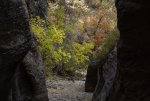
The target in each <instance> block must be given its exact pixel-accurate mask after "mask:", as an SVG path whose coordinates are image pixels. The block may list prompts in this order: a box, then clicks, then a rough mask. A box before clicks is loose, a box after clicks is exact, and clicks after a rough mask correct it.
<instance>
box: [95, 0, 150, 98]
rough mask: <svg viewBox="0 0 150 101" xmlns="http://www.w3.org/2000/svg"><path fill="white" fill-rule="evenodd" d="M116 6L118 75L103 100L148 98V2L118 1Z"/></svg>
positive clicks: (149, 91)
mask: <svg viewBox="0 0 150 101" xmlns="http://www.w3.org/2000/svg"><path fill="white" fill-rule="evenodd" d="M116 7H117V14H118V28H119V30H120V41H119V43H118V47H117V48H118V49H117V51H118V54H117V57H118V61H117V62H118V63H117V74H116V77H115V80H114V84H113V86H112V88H111V90H110V91H111V92H110V93H109V96H108V97H107V98H106V100H104V101H150V86H149V85H150V78H149V77H150V68H149V66H150V61H149V60H150V54H149V52H150V47H149V43H150V40H149V39H150V34H149V29H150V25H149V23H150V19H149V18H150V14H149V13H148V12H149V11H150V1H149V0H117V1H116ZM99 87H100V86H99ZM100 93H101V92H100ZM100 95H102V94H100ZM99 97H100V96H99ZM93 101H101V100H99V99H95V100H93ZM102 101H103V100H102Z"/></svg>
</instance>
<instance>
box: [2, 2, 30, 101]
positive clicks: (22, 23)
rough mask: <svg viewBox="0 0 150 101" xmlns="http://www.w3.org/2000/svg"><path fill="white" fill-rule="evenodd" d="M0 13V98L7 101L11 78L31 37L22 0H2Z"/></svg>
mask: <svg viewBox="0 0 150 101" xmlns="http://www.w3.org/2000/svg"><path fill="white" fill-rule="evenodd" d="M0 14H1V16H0V71H1V73H0V91H1V97H0V100H1V101H8V95H9V93H10V89H11V79H12V77H13V75H14V72H15V70H16V68H17V66H18V65H19V63H20V62H21V61H22V60H23V58H24V56H25V55H26V54H27V52H28V50H29V49H30V47H31V44H32V41H31V39H32V38H31V30H30V27H29V22H28V13H27V10H26V7H25V2H24V1H20V0H19V1H15V0H14V1H13V0H6V1H5V0H2V1H1V3H0Z"/></svg>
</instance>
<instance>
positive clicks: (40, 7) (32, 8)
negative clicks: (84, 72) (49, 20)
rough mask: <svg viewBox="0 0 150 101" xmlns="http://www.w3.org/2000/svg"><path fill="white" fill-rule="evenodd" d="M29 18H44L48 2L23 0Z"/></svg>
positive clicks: (45, 0) (43, 0)
mask: <svg viewBox="0 0 150 101" xmlns="http://www.w3.org/2000/svg"><path fill="white" fill-rule="evenodd" d="M25 1H26V4H27V8H28V11H29V15H30V17H36V16H40V17H41V18H44V19H45V18H46V15H47V8H48V2H47V0H25Z"/></svg>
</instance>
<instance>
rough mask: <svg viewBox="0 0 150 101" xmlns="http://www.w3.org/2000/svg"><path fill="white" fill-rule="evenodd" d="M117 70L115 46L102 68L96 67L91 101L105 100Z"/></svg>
mask: <svg viewBox="0 0 150 101" xmlns="http://www.w3.org/2000/svg"><path fill="white" fill-rule="evenodd" d="M116 71H117V48H116V47H115V48H114V49H113V50H112V51H111V52H110V53H109V55H108V57H107V60H106V62H105V63H104V65H103V66H102V68H99V69H98V82H97V86H96V88H95V92H94V95H93V99H92V101H106V98H107V97H108V96H109V93H110V90H111V87H112V85H113V82H114V78H115V75H116Z"/></svg>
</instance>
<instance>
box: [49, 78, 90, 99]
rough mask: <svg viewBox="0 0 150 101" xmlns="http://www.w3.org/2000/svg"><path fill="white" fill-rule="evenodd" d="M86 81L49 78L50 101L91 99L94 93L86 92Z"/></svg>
mask: <svg viewBox="0 0 150 101" xmlns="http://www.w3.org/2000/svg"><path fill="white" fill-rule="evenodd" d="M84 83H85V81H81V80H80V81H69V80H47V88H48V92H49V99H50V101H91V98H92V93H86V92H84Z"/></svg>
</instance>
